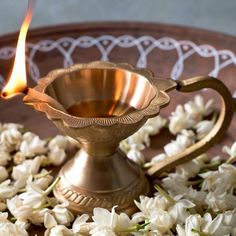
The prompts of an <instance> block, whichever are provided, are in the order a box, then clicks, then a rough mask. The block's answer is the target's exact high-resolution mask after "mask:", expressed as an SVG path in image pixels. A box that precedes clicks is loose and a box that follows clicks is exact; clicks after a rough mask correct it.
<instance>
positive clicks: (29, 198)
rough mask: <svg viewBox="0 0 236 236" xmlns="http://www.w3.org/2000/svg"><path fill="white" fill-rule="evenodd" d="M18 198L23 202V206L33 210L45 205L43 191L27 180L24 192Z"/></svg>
mask: <svg viewBox="0 0 236 236" xmlns="http://www.w3.org/2000/svg"><path fill="white" fill-rule="evenodd" d="M19 198H20V199H21V200H23V204H24V205H29V206H31V207H33V208H35V209H37V208H39V207H41V206H43V205H44V204H45V203H46V196H45V193H44V191H43V190H42V189H41V188H40V187H39V186H37V185H36V184H35V183H33V182H32V180H31V179H30V178H29V179H28V180H27V185H26V192H24V193H21V194H20V195H19Z"/></svg>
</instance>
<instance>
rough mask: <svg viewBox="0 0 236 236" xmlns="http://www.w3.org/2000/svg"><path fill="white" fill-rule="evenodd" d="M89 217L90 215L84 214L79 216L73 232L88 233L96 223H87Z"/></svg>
mask: <svg viewBox="0 0 236 236" xmlns="http://www.w3.org/2000/svg"><path fill="white" fill-rule="evenodd" d="M88 219H89V215H87V214H83V215H81V216H77V218H76V219H75V221H74V223H73V225H72V231H73V233H81V234H88V233H89V231H91V230H92V229H93V227H94V223H92V222H91V223H87V221H88Z"/></svg>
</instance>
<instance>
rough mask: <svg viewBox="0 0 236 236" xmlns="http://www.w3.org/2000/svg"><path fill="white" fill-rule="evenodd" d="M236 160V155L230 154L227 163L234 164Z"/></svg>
mask: <svg viewBox="0 0 236 236" xmlns="http://www.w3.org/2000/svg"><path fill="white" fill-rule="evenodd" d="M235 161H236V156H230V157H229V159H228V160H227V161H226V162H225V163H227V164H233V163H234V162H235Z"/></svg>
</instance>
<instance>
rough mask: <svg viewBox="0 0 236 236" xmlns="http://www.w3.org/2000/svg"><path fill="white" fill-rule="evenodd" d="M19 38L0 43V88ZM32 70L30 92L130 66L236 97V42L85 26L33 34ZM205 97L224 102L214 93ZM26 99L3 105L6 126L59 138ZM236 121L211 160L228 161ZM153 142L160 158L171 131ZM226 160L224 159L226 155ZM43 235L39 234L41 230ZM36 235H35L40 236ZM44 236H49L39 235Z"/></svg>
mask: <svg viewBox="0 0 236 236" xmlns="http://www.w3.org/2000/svg"><path fill="white" fill-rule="evenodd" d="M17 35H18V33H14V34H10V35H6V36H2V37H0V87H1V86H2V84H3V83H4V78H7V76H8V74H9V72H10V70H11V67H12V63H13V57H14V52H15V49H14V46H15V44H16V39H17ZM27 42H28V44H27V66H28V74H29V77H30V86H33V85H34V84H35V83H36V81H37V79H38V78H40V77H42V76H44V75H46V74H47V72H48V71H50V70H52V69H55V68H59V67H67V66H69V65H71V64H73V63H78V62H89V61H94V60H110V61H113V62H128V63H131V64H133V65H136V66H139V67H147V68H149V69H151V70H153V72H155V73H156V75H157V76H158V77H172V78H174V79H184V78H188V77H191V76H196V75H207V74H210V75H212V76H215V77H218V78H220V79H221V80H222V81H224V82H225V84H226V85H227V86H228V87H229V89H230V90H231V92H232V96H233V94H234V93H235V95H236V92H235V91H236V82H235V81H234V79H235V75H236V56H235V52H236V37H232V36H228V35H224V34H221V33H216V32H210V31H206V30H200V29H193V28H186V27H180V26H174V25H164V24H151V23H139V22H137V23H131V22H119V23H114V22H113V23H108V22H104V23H101V22H100V23H83V24H70V25H62V26H53V27H45V28H38V29H35V30H31V31H30V33H29V35H28V38H27ZM201 94H202V95H203V96H204V97H206V98H210V97H213V98H214V99H215V100H216V102H215V104H216V107H217V104H218V97H217V96H216V95H215V94H214V93H213V92H212V91H210V90H207V91H202V92H201ZM170 95H171V97H172V100H171V104H170V105H169V106H168V107H167V108H165V109H163V110H162V111H161V114H162V115H163V116H167V115H168V114H170V112H171V111H173V109H174V107H175V106H176V104H178V103H184V102H186V101H187V100H189V99H191V98H193V96H194V94H179V93H177V92H171V94H170ZM21 100H22V99H21V97H16V98H14V99H12V100H9V101H3V100H0V122H18V123H21V124H23V125H25V126H26V127H27V128H28V129H30V130H32V131H34V132H36V133H38V134H39V135H41V136H42V137H48V136H53V135H55V134H56V133H58V130H57V129H56V128H55V127H54V126H53V124H52V123H51V122H49V121H48V120H47V119H46V118H45V117H44V116H43V115H42V114H39V113H37V112H35V111H34V110H32V109H31V108H29V107H27V106H25V105H24V104H23V103H22V101H21ZM235 127H236V122H235V117H234V119H233V122H232V124H231V127H230V129H229V130H228V132H227V134H226V136H225V138H224V140H222V141H221V143H219V144H218V145H215V146H214V147H213V148H211V149H210V150H209V153H210V154H211V155H219V154H220V155H222V154H221V148H222V145H224V144H228V145H230V144H232V142H233V141H234V140H236V132H235V130H236V129H235ZM160 135H162V138H161V139H159V138H158V137H159V136H157V137H153V140H152V145H151V147H150V148H149V149H148V150H146V151H145V154H146V156H147V157H149V158H150V157H152V156H153V155H155V154H157V153H158V152H160V150H161V147H162V146H163V145H164V144H165V143H167V142H168V141H169V140H170V139H171V135H170V134H169V133H168V132H167V131H163V132H162V133H161V134H160ZM222 156H223V155H222ZM36 231H37V232H39V231H40V230H39V231H38V230H37V229H36ZM36 231H34V230H33V231H32V234H31V235H34V234H35V232H36ZM38 235H43V234H40V233H39V234H38Z"/></svg>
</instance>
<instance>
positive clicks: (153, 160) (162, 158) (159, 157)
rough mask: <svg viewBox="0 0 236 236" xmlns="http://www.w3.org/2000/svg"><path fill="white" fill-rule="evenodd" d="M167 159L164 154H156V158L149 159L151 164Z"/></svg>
mask: <svg viewBox="0 0 236 236" xmlns="http://www.w3.org/2000/svg"><path fill="white" fill-rule="evenodd" d="M166 158H167V156H166V154H165V153H161V154H158V155H156V156H154V157H153V158H152V159H151V163H152V164H156V163H158V162H160V161H163V160H165V159H166Z"/></svg>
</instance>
